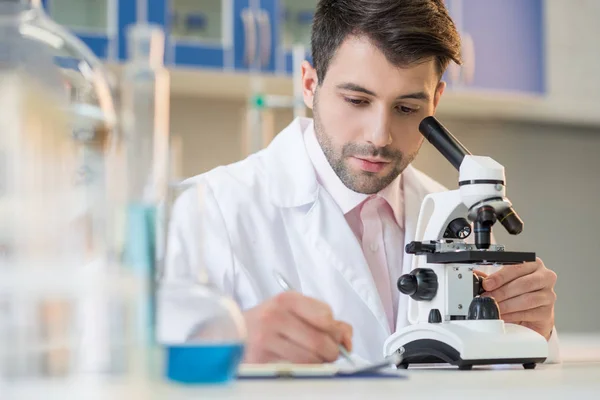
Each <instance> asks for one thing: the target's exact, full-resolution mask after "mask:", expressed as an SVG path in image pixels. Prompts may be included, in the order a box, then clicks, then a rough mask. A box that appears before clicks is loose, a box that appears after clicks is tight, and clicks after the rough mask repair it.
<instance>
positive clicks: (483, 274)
mask: <svg viewBox="0 0 600 400" xmlns="http://www.w3.org/2000/svg"><path fill="white" fill-rule="evenodd" d="M473 273H474V274H475V275H477V276H480V277H482V278H487V277H488V274H486V273H485V272H481V271H477V270H475V271H473Z"/></svg>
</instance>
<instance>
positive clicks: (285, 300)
mask: <svg viewBox="0 0 600 400" xmlns="http://www.w3.org/2000/svg"><path fill="white" fill-rule="evenodd" d="M275 301H276V302H277V304H278V306H280V307H282V308H284V309H286V310H289V311H290V312H291V313H293V314H295V315H296V316H298V317H299V318H301V319H303V320H304V321H306V322H307V323H308V324H310V325H312V326H314V327H315V328H317V329H319V330H321V331H325V332H332V331H333V330H334V327H335V324H334V319H333V313H332V311H331V308H330V307H329V306H328V305H327V304H325V303H322V302H320V301H319V300H317V299H313V298H310V297H306V296H303V295H302V294H300V293H298V292H284V293H281V294H279V295H278V296H277V297H275Z"/></svg>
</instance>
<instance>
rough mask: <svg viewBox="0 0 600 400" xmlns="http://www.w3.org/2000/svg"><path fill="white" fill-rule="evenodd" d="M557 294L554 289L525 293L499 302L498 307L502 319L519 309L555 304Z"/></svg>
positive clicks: (524, 309)
mask: <svg viewBox="0 0 600 400" xmlns="http://www.w3.org/2000/svg"><path fill="white" fill-rule="evenodd" d="M555 301H556V294H555V293H554V291H552V290H538V291H537V292H531V293H525V294H522V295H519V296H516V297H513V298H511V299H508V300H505V301H502V302H498V308H499V309H500V314H501V315H502V319H504V315H506V314H511V313H515V312H519V311H526V310H531V309H534V308H538V307H543V306H553V305H554V302H555Z"/></svg>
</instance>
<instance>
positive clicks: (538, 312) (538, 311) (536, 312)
mask: <svg viewBox="0 0 600 400" xmlns="http://www.w3.org/2000/svg"><path fill="white" fill-rule="evenodd" d="M551 314H552V306H541V307H537V308H532V309H529V310H523V311H516V312H512V313H508V314H503V315H502V319H503V320H504V322H510V323H521V322H538V321H543V320H546V319H548V316H549V315H551Z"/></svg>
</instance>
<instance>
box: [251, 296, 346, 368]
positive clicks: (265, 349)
mask: <svg viewBox="0 0 600 400" xmlns="http://www.w3.org/2000/svg"><path fill="white" fill-rule="evenodd" d="M244 318H245V320H246V325H247V327H248V346H247V356H246V360H247V361H246V362H259V363H261V362H269V361H271V360H286V361H291V362H299V363H300V362H301V363H322V362H333V361H335V360H337V359H338V357H339V344H340V343H341V344H343V345H344V346H345V347H346V349H348V350H351V349H352V327H351V326H350V325H348V324H346V323H344V322H340V321H335V320H334V319H333V315H332V312H331V309H330V308H329V306H327V305H326V304H324V303H322V302H319V301H318V300H316V299H312V298H308V297H305V296H302V295H301V294H299V293H295V292H285V293H282V294H280V295H278V296H276V297H275V298H272V299H270V300H268V301H266V302H264V303H262V304H261V305H259V306H257V307H255V308H253V309H251V310H248V311H246V312H245V313H244Z"/></svg>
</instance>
